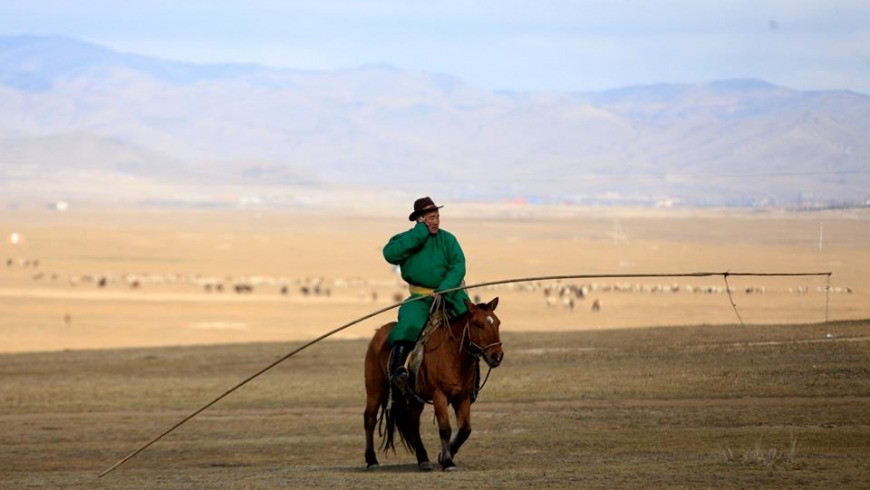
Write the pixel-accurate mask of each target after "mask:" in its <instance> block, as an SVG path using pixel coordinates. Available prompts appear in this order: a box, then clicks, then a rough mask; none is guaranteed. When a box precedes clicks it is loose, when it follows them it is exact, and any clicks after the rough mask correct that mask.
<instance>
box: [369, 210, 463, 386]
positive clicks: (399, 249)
mask: <svg viewBox="0 0 870 490" xmlns="http://www.w3.org/2000/svg"><path fill="white" fill-rule="evenodd" d="M442 207H443V206H436V205H435V203H434V202H433V201H432V199H431V198H429V197H421V198H420V199H417V200H416V201H414V211H413V212H412V213H411V214H410V216H408V220H410V221H414V222H416V223H415V224H414V227H413V228H411V229H410V230H407V231H405V232H402V233H399V234H397V235H395V236H393V237H392V238H390V240H389V242H387V244H386V245H385V246H384V252H383V253H384V259H386V260H387V262H389V263H390V264H393V265H398V266H399V267H400V268H401V272H402V279H404V280H405V282H407V283H408V289H409V290H410V292H411V297H412V298H414V297H419V296H430V297H429V298H426V299H421V300H418V301H412V302H410V303H405V304H403V305H402V306H400V307H399V318H398V323H397V324H396V326H395V327H393V329H392V331H391V332H390V335H389V337H388V338H387V341H388V342H389V344H390V345H391V346H392V350H391V353H390V363H389V376H390V383H391V384H392V385H393V387H394V388H396V389H397V390H399V392H401V393H403V394H404V393H405V392H406V389H407V387H408V370H407V368H406V367H405V361H406V359H407V358H408V354H409V353H410V352H411V351H412V350H413V349H414V344H415V343H416V342H417V338H418V337H419V336H420V332H421V331H422V330H423V327H424V326H425V325H426V322H427V320H428V318H429V310H430V308H431V306H432V303H433V301H434V300H435V296H437V295H436V294H435V291H442V290H445V289H452V288H456V287H459V286H461V285H462V283H463V281H464V280H465V255H464V254H463V253H462V248H461V247H460V246H459V241H457V240H456V237H455V236H453V234H452V233H449V232H447V231H446V230H442V229H441V228H440V224H441V222H440V218H441V216H440V213H439V209H441V208H442ZM442 299H444V300H445V302H446V305H447V314H448V316H450V317H451V318H455V317H456V316H458V315H461V314H463V313H465V312H466V311H467V310H468V308H467V306H466V305H465V301H466V300H468V294H467V293H466V292H465V290H464V289H461V290H458V291H453V292H450V293H446V294H444V295H443V298H442ZM476 378H477V379H479V376H477V377H476ZM476 381H477V380H476ZM475 386H477V382H476V383H475Z"/></svg>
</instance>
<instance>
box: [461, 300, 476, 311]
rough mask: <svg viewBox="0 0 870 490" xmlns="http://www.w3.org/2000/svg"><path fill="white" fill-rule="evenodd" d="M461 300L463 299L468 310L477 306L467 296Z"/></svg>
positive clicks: (472, 309)
mask: <svg viewBox="0 0 870 490" xmlns="http://www.w3.org/2000/svg"><path fill="white" fill-rule="evenodd" d="M462 301H465V306H466V307H467V308H468V311H474V310H475V309H476V308H477V306H476V305H475V304H474V303H472V302H471V301H470V300H469V299H468V298H464V299H463V300H462Z"/></svg>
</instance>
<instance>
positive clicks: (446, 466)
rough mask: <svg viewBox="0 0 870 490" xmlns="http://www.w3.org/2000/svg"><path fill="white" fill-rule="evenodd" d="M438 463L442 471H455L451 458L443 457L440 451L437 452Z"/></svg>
mask: <svg viewBox="0 0 870 490" xmlns="http://www.w3.org/2000/svg"><path fill="white" fill-rule="evenodd" d="M438 464H440V465H441V470H442V471H455V470H456V465H455V464H453V460H452V459H447V458H443V457H442V456H441V453H438Z"/></svg>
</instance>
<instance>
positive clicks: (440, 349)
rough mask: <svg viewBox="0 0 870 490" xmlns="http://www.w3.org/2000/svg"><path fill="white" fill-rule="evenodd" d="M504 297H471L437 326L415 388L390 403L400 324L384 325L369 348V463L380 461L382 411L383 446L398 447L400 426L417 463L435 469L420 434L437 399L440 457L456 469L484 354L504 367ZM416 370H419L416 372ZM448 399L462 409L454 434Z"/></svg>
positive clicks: (443, 464) (493, 363) (445, 465)
mask: <svg viewBox="0 0 870 490" xmlns="http://www.w3.org/2000/svg"><path fill="white" fill-rule="evenodd" d="M497 305H498V298H495V299H494V300H492V301H490V302H489V303H481V304H478V305H474V304H472V303H471V302H469V301H467V300H466V306H468V312H467V313H464V314H462V315H460V316H458V317H457V318H455V319H453V320H452V321H451V322H449V323H450V324H449V325H447V322H444V324H443V325H442V326H441V327H440V328H438V329H437V330H435V331H434V332H432V334H431V335H430V336H429V338H428V342H427V344H426V345H425V346H424V348H425V355H424V356H423V362H422V364H421V366H420V369H419V374H418V375H417V377H416V380H417V381H416V383H414V385H415V386H414V392H415V394H416V396H415V395H414V394H409V395H408V396H407V397H404V396H402V395H401V394H398V393H395V394H394V396H393V397H392V400H393V401H392V403H391V404H389V407H388V406H387V405H388V402H389V398H390V397H389V394H390V385H389V375H388V372H387V363H388V361H389V357H390V346H389V344H388V343H387V335H388V334H389V333H390V330H391V329H392V328H393V326H394V325H395V324H396V323H395V322H392V323H388V324H386V325H384V326H382V327H381V328H379V329H378V330H377V331H376V332H375V335H374V337H373V338H372V341H371V343H370V344H369V348H368V351H367V352H366V361H365V379H366V410H365V416H364V420H365V431H366V451H365V458H366V464H367V465H368V468H369V469H372V468H376V467H377V466H378V459H377V456H376V455H375V448H374V432H375V427H376V426H377V425H378V415H379V412H380V415H381V416H382V417H385V418H386V425H387V427H386V431H385V433H384V434H383V435H382V436H383V437H384V441H383V446H382V448H383V450H384V451H385V452H386V451H387V450H389V449H394V450H395V446H394V444H393V441H394V438H393V434H394V431H395V429H397V428H398V430H399V435H400V436H401V438H402V442H403V443H404V445H405V447H406V448H408V450H409V451H410V452H411V453H414V454H416V456H417V465H418V467H419V468H420V470H422V471H429V470H431V469H432V464H431V463H430V462H429V456H428V454H427V453H426V448H425V447H424V445H423V441H422V439H421V438H420V414H421V413H422V412H423V407H424V406H425V403H424V401H423V400H426V401H431V402H432V405H433V406H434V408H435V418H436V419H437V420H438V434H439V436H440V437H441V452H440V453H439V455H438V462H439V463H440V464H441V467H442V469H444V470H451V469H455V466H456V465H455V464H454V462H453V458H454V457H455V456H456V453H457V452H458V451H459V448H460V447H461V446H462V444H463V443H464V442H465V441H466V439H468V436H469V435H470V434H471V402H472V391H473V390H474V377H475V371H476V369H477V366H478V362H479V361H480V359H483V361H484V362H486V363H487V365H489V366H490V367H493V368H494V367H498V365H499V364H501V361H502V359H503V358H504V351H503V350H502V347H501V339H500V337H499V325H500V324H501V321H500V320H499V319H498V317H497V316H495V307H496V306H497ZM412 375H413V373H412ZM448 405H450V406H452V407H453V410H454V412H455V413H456V424H457V425H458V427H459V428H458V430H457V432H456V434H455V435H453V439H452V440H451V439H450V436H451V428H450V414H449V413H448V409H447V407H448Z"/></svg>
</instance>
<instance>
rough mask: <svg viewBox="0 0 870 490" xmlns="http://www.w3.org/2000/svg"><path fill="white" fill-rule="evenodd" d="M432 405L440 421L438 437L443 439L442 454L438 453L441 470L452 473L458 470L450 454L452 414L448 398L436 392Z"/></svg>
mask: <svg viewBox="0 0 870 490" xmlns="http://www.w3.org/2000/svg"><path fill="white" fill-rule="evenodd" d="M432 405H433V406H434V408H435V419H436V420H437V421H438V435H439V436H440V438H441V452H440V453H438V463H440V464H441V469H442V470H444V471H451V470H453V469H455V468H456V465H455V464H454V463H453V454H452V453H451V452H450V432H451V429H450V413H449V411H448V410H447V397H446V396H445V395H444V393H442V392H440V391H436V392H435V394H434V395H433V396H432Z"/></svg>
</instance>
